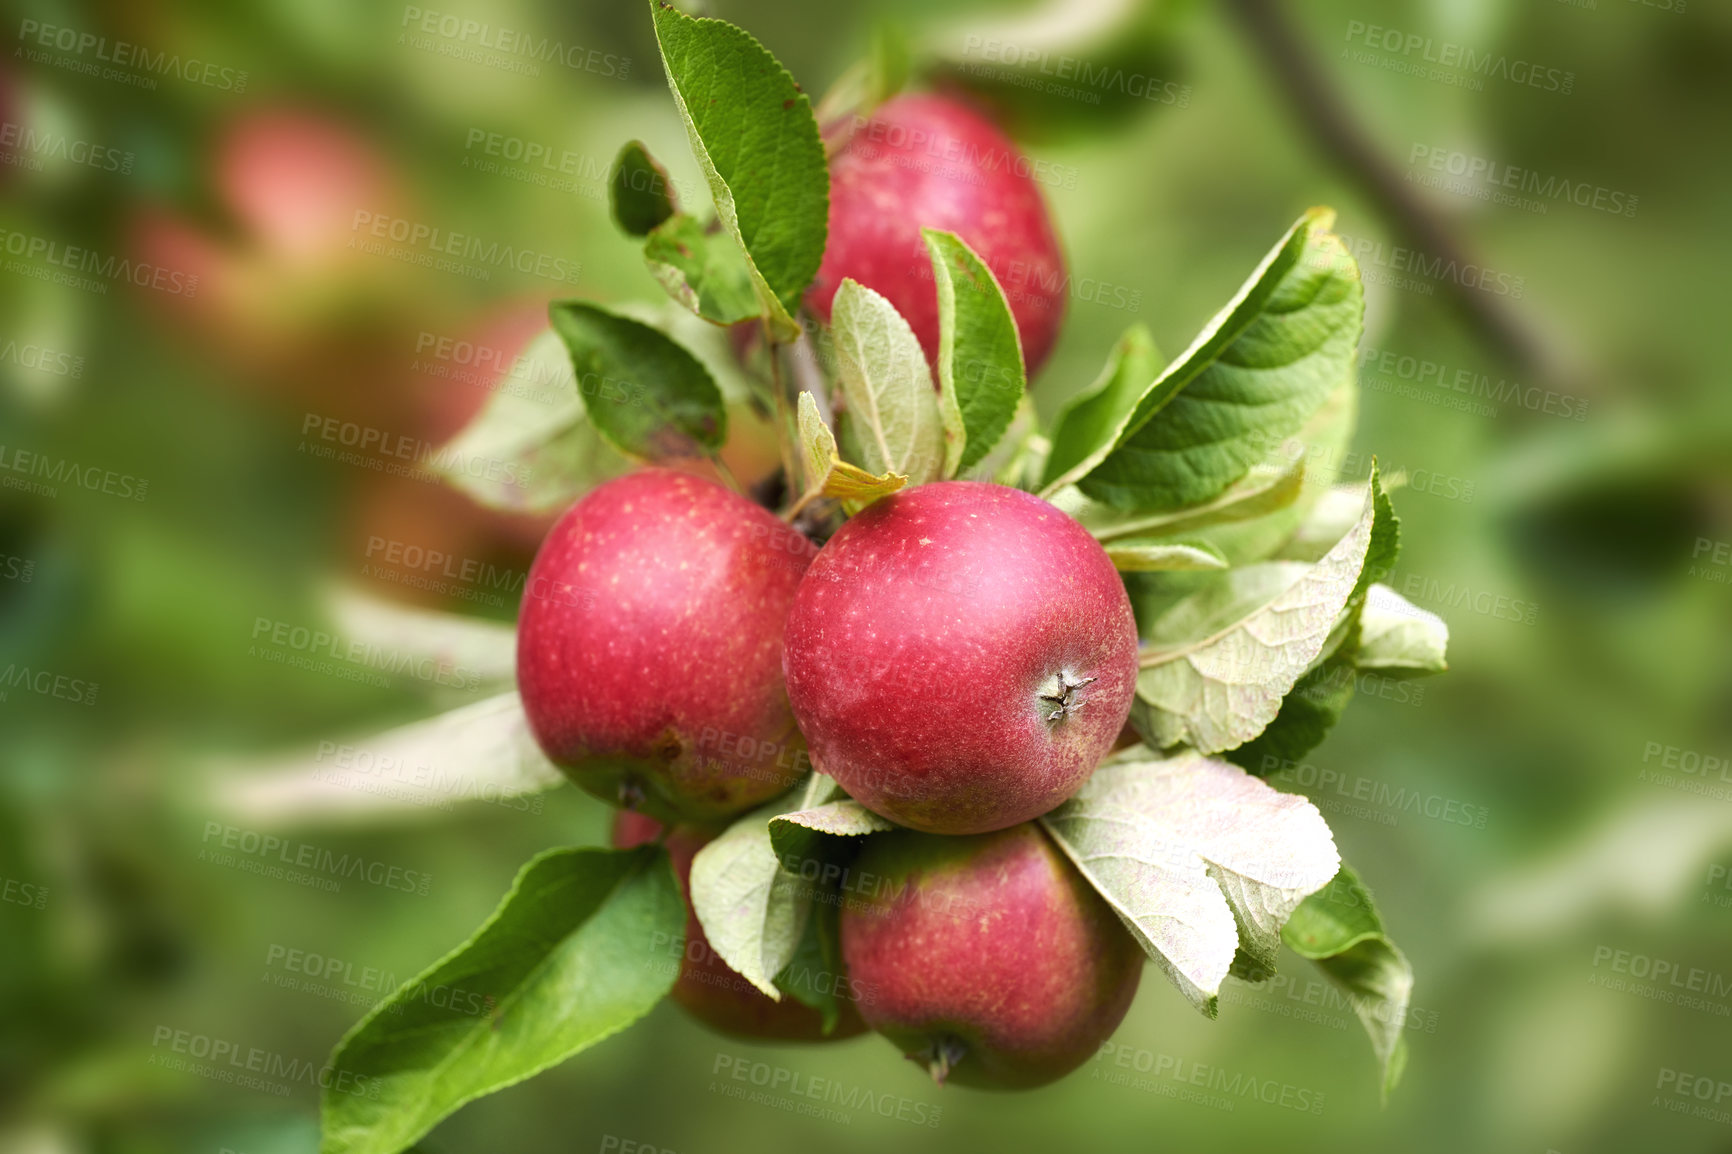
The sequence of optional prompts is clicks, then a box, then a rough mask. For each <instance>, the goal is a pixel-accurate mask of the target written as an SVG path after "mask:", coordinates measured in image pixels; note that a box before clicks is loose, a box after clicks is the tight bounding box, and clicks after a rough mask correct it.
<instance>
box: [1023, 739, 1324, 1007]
mask: <svg viewBox="0 0 1732 1154" xmlns="http://www.w3.org/2000/svg"><path fill="white" fill-rule="evenodd" d="M1040 822H1041V824H1042V825H1043V826H1045V827H1046V830H1047V832H1048V833H1050V834H1051V835H1052V836H1053V840H1055V841H1056V842H1058V844H1059V847H1060V848H1061V849H1063V850H1064V852H1065V854H1066V855H1067V856H1068V857H1070V859H1071V861H1072V862H1074V863H1075V864H1076V867H1077V869H1078V870H1080V871H1081V872H1082V875H1083V876H1084V877H1085V878H1087V879H1088V881H1089V883H1090V884H1091V885H1092V886H1094V888H1095V890H1096V891H1097V892H1099V893H1100V895H1101V897H1103V898H1104V899H1105V900H1106V902H1107V904H1108V905H1110V906H1112V908H1113V910H1114V911H1115V912H1117V913H1118V915H1119V917H1120V919H1121V920H1122V921H1123V922H1124V923H1125V925H1126V926H1127V927H1128V928H1129V929H1130V931H1131V934H1132V935H1133V936H1134V937H1135V938H1136V939H1137V941H1138V942H1139V943H1141V945H1142V947H1143V949H1144V950H1145V951H1146V952H1147V953H1148V954H1149V956H1150V957H1151V958H1153V959H1154V960H1155V962H1156V963H1157V964H1159V965H1160V966H1161V968H1162V969H1163V970H1164V971H1166V974H1167V976H1168V978H1170V979H1171V980H1172V982H1173V984H1174V985H1176V986H1177V987H1178V988H1179V990H1180V991H1181V992H1182V993H1184V995H1185V996H1186V997H1187V998H1189V999H1190V1000H1191V1002H1192V1004H1193V1005H1195V1006H1196V1007H1197V1008H1198V1009H1200V1010H1202V1011H1203V1012H1204V1013H1205V1014H1207V1015H1209V1016H1210V1017H1214V1015H1215V1006H1216V999H1217V997H1218V996H1219V994H1220V988H1221V982H1222V980H1223V979H1225V978H1226V976H1227V974H1228V972H1229V971H1230V970H1231V969H1232V967H1233V963H1234V958H1235V956H1236V955H1237V954H1238V953H1239V951H1240V950H1241V949H1242V950H1244V951H1245V952H1246V953H1247V954H1249V955H1251V956H1253V957H1256V958H1258V959H1259V960H1266V962H1267V964H1268V966H1269V968H1271V969H1272V968H1273V965H1274V954H1275V951H1276V949H1277V946H1278V944H1279V935H1280V932H1281V926H1282V924H1283V923H1284V922H1285V920H1286V918H1287V916H1288V915H1289V913H1291V911H1292V910H1293V909H1294V908H1295V907H1296V906H1298V905H1299V903H1300V901H1301V900H1302V899H1303V898H1304V897H1305V895H1307V894H1310V893H1312V892H1314V891H1316V890H1317V889H1319V888H1320V887H1322V886H1324V885H1327V884H1328V882H1329V879H1330V878H1332V877H1333V876H1335V871H1336V869H1337V867H1338V866H1339V865H1340V862H1341V859H1340V855H1338V854H1337V853H1336V852H1335V841H1334V839H1333V838H1332V837H1331V836H1330V834H1329V826H1328V824H1327V823H1325V822H1324V820H1323V815H1322V814H1320V813H1318V812H1317V807H1316V806H1314V805H1312V804H1311V803H1310V802H1309V801H1307V800H1305V799H1304V798H1301V797H1299V796H1298V795H1296V794H1290V793H1283V792H1281V791H1280V790H1277V789H1273V788H1271V787H1270V786H1268V785H1266V784H1264V783H1263V782H1262V781H1260V780H1258V779H1257V778H1255V777H1252V776H1250V775H1249V774H1247V773H1245V771H1244V770H1242V769H1240V768H1239V767H1238V766H1235V765H1228V764H1226V763H1225V762H1219V761H1211V760H1209V759H1208V758H1205V757H1202V756H1199V755H1196V754H1193V753H1186V754H1185V755H1183V756H1181V757H1177V758H1172V759H1168V760H1155V759H1120V760H1116V761H1109V762H1106V763H1105V764H1103V765H1101V766H1100V767H1099V768H1098V769H1096V770H1095V772H1094V776H1093V777H1091V778H1089V780H1088V781H1087V782H1086V783H1085V784H1084V785H1083V787H1082V789H1081V790H1079V791H1078V792H1077V794H1076V795H1075V796H1074V797H1072V798H1071V799H1070V800H1069V801H1067V802H1065V803H1064V804H1063V805H1061V806H1059V807H1058V808H1057V809H1055V810H1053V811H1052V812H1051V813H1049V814H1047V815H1046V816H1045V817H1042V818H1041V819H1040Z"/></svg>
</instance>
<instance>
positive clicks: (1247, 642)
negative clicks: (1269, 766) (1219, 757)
mask: <svg viewBox="0 0 1732 1154" xmlns="http://www.w3.org/2000/svg"><path fill="white" fill-rule="evenodd" d="M1394 533H1395V529H1394V526H1393V512H1392V510H1391V509H1390V506H1389V500H1388V498H1387V497H1385V496H1384V495H1383V490H1382V488H1381V487H1380V486H1379V484H1378V481H1377V474H1376V472H1375V470H1374V471H1373V473H1372V476H1371V480H1370V482H1369V484H1368V485H1367V487H1366V490H1365V494H1364V498H1363V505H1362V509H1361V513H1360V517H1359V520H1358V521H1357V522H1356V523H1355V524H1354V525H1353V527H1352V528H1351V529H1350V530H1349V531H1348V532H1347V534H1346V535H1345V536H1343V537H1342V538H1341V540H1340V541H1338V542H1336V544H1335V546H1334V548H1332V549H1330V550H1329V552H1328V553H1327V554H1325V555H1324V557H1323V558H1322V560H1320V561H1318V562H1317V563H1316V564H1315V565H1303V564H1300V563H1298V562H1281V561H1276V562H1267V563H1264V564H1259V565H1250V566H1246V567H1244V568H1241V569H1233V570H1230V571H1229V572H1227V573H1225V574H1223V575H1222V576H1221V578H1220V579H1219V581H1218V583H1216V584H1212V585H1209V586H1206V587H1205V588H1203V589H1201V590H1199V591H1198V592H1196V593H1194V594H1192V595H1191V596H1189V597H1187V598H1185V599H1184V600H1182V601H1180V602H1179V603H1178V604H1176V605H1174V606H1173V607H1172V608H1171V609H1169V610H1168V611H1167V612H1166V613H1165V614H1163V615H1162V616H1161V618H1160V619H1159V620H1157V621H1156V622H1155V623H1154V625H1153V627H1152V628H1151V629H1150V641H1151V646H1150V647H1149V648H1148V649H1147V650H1146V651H1145V652H1144V654H1143V657H1142V662H1141V663H1142V668H1143V671H1142V674H1141V675H1140V676H1139V677H1138V678H1137V697H1138V700H1137V702H1136V704H1135V705H1134V706H1133V708H1132V721H1133V723H1134V724H1135V725H1136V727H1137V730H1138V732H1139V733H1141V734H1143V736H1144V737H1145V738H1146V739H1148V741H1149V742H1150V744H1151V745H1153V746H1156V747H1157V748H1162V749H1164V748H1167V747H1169V746H1172V745H1176V744H1178V743H1180V742H1185V743H1187V744H1189V745H1191V746H1194V747H1195V748H1196V749H1198V750H1200V751H1202V752H1204V753H1216V752H1219V751H1221V750H1224V749H1232V748H1234V747H1235V746H1239V745H1243V744H1244V743H1245V742H1247V741H1249V740H1250V739H1251V738H1253V737H1256V736H1257V734H1259V733H1261V732H1262V731H1263V729H1264V728H1265V727H1266V726H1268V725H1269V723H1270V722H1272V721H1274V720H1275V717H1276V714H1277V713H1279V712H1280V708H1281V700H1282V698H1284V697H1286V696H1287V694H1288V692H1289V691H1290V690H1292V688H1293V686H1294V684H1295V683H1296V682H1298V680H1299V679H1300V678H1301V677H1302V676H1304V674H1305V673H1306V672H1307V671H1308V670H1309V669H1310V668H1311V667H1312V665H1313V664H1314V663H1315V662H1316V661H1318V659H1319V658H1320V657H1322V656H1323V655H1324V653H1325V652H1326V651H1327V647H1328V646H1329V645H1330V643H1331V641H1334V642H1335V643H1337V644H1339V643H1340V638H1341V633H1340V632H1339V626H1340V625H1341V622H1342V618H1343V614H1344V613H1345V612H1347V611H1348V610H1349V609H1350V607H1351V606H1352V605H1353V604H1354V603H1355V602H1356V601H1357V600H1358V599H1359V598H1360V597H1362V596H1363V595H1364V590H1365V586H1366V584H1367V583H1368V582H1367V578H1368V577H1370V576H1374V575H1376V570H1377V569H1379V568H1385V567H1386V566H1387V564H1388V563H1389V561H1390V560H1391V559H1392V558H1391V556H1390V554H1389V549H1390V548H1391V547H1393V545H1394V543H1395V537H1394Z"/></svg>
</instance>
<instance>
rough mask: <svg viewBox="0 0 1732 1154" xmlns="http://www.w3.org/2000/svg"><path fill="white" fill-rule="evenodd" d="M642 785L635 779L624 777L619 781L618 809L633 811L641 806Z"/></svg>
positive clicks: (642, 797)
mask: <svg viewBox="0 0 1732 1154" xmlns="http://www.w3.org/2000/svg"><path fill="white" fill-rule="evenodd" d="M643 799H644V792H643V783H642V782H640V781H639V780H638V779H637V778H635V777H632V776H629V775H628V776H626V777H622V778H620V779H619V807H620V808H621V809H625V810H635V809H637V807H638V806H640V805H642V804H643Z"/></svg>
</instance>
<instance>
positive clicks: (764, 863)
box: [691, 801, 811, 1001]
mask: <svg viewBox="0 0 1732 1154" xmlns="http://www.w3.org/2000/svg"><path fill="white" fill-rule="evenodd" d="M795 804H796V805H798V804H799V803H798V802H797V801H796V802H795ZM780 812H782V803H781V802H772V803H770V804H769V805H767V806H764V807H762V808H759V809H756V810H753V811H752V812H751V813H748V814H746V815H745V816H744V817H741V818H739V819H738V820H737V821H735V822H734V824H732V825H730V826H729V827H728V828H727V829H726V830H724V831H723V832H722V833H721V835H720V836H718V837H716V838H715V839H714V840H713V841H711V842H709V843H708V844H706V845H705V846H704V847H703V848H702V849H700V850H699V851H698V852H697V854H696V856H694V857H693V858H692V872H691V895H692V912H693V913H695V914H696V915H697V917H698V923H699V924H700V925H702V926H703V927H704V936H705V937H706V938H708V939H709V940H710V945H711V946H712V947H713V948H714V949H715V951H716V953H717V954H719V955H721V958H722V960H723V961H724V962H726V963H728V965H729V966H731V967H732V968H733V969H734V971H735V972H736V973H738V974H739V975H740V976H741V977H743V978H745V979H746V980H747V981H748V982H751V983H752V985H754V986H756V987H758V989H760V990H762V991H763V992H764V993H766V994H768V995H769V996H770V997H772V998H774V999H776V1000H777V1001H780V1000H781V997H782V994H781V991H780V990H778V989H777V988H776V985H775V981H774V979H775V976H776V974H777V973H778V972H779V971H780V970H781V969H782V967H783V966H785V965H787V964H788V961H789V959H791V958H792V957H793V956H794V951H795V949H796V948H797V947H798V946H799V944H800V937H801V935H802V934H803V933H804V932H805V929H806V918H807V917H808V916H809V914H810V913H811V902H810V893H809V887H808V886H807V885H806V883H805V882H803V881H802V880H801V879H800V877H799V875H797V874H794V873H790V872H788V871H787V870H785V869H783V868H782V865H781V862H780V860H779V859H778V858H777V857H776V850H775V846H774V845H772V844H771V841H770V828H769V821H770V819H771V818H772V817H774V816H776V815H777V814H778V813H780Z"/></svg>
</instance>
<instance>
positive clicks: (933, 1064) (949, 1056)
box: [915, 1034, 968, 1086]
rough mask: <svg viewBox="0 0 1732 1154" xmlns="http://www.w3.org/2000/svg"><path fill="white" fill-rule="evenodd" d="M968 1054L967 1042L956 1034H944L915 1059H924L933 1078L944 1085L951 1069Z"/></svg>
mask: <svg viewBox="0 0 1732 1154" xmlns="http://www.w3.org/2000/svg"><path fill="white" fill-rule="evenodd" d="M967 1056H968V1045H967V1043H965V1042H964V1041H963V1040H962V1039H961V1038H958V1037H957V1036H956V1035H955V1034H943V1035H940V1036H939V1037H938V1038H936V1039H934V1040H933V1042H932V1044H931V1045H930V1046H928V1047H927V1048H926V1051H925V1053H923V1054H920V1055H918V1056H917V1057H916V1059H915V1060H916V1061H924V1062H925V1064H926V1071H927V1073H929V1074H931V1075H932V1080H933V1081H934V1082H936V1083H938V1084H939V1085H940V1086H942V1085H944V1080H945V1079H946V1078H948V1077H950V1071H952V1070H954V1069H955V1068H956V1064H957V1063H958V1062H960V1061H962V1059H963V1058H965V1057H967Z"/></svg>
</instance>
